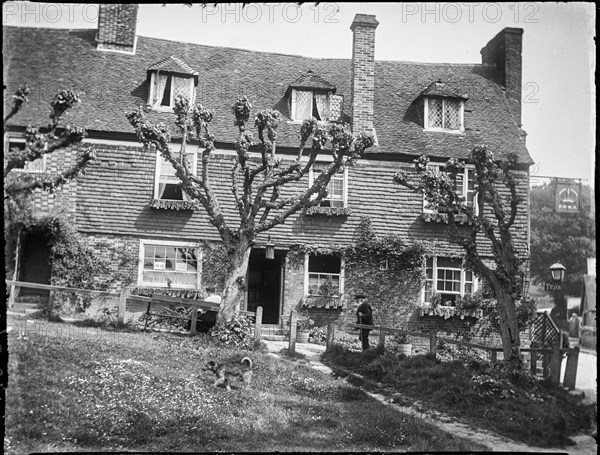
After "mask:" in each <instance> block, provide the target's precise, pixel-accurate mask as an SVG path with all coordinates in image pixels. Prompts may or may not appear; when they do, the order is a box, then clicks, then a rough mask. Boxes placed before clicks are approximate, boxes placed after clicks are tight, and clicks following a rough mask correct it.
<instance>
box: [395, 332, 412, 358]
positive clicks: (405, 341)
mask: <svg viewBox="0 0 600 455" xmlns="http://www.w3.org/2000/svg"><path fill="white" fill-rule="evenodd" d="M396 342H397V343H398V352H399V353H400V354H404V355H405V356H410V355H411V354H412V342H411V339H410V337H409V336H408V335H406V334H405V333H401V334H398V335H396Z"/></svg>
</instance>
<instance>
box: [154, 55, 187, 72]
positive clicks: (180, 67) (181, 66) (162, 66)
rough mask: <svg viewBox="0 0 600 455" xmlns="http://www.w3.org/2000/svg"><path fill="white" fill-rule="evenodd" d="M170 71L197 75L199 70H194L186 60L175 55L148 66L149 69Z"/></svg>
mask: <svg viewBox="0 0 600 455" xmlns="http://www.w3.org/2000/svg"><path fill="white" fill-rule="evenodd" d="M158 70H160V71H169V72H173V73H181V74H189V75H190V76H193V75H197V74H198V72H197V71H194V70H193V69H192V68H190V66H189V65H188V64H186V63H185V62H184V61H182V60H180V59H178V58H177V57H175V56H174V55H171V56H170V57H167V58H165V59H163V60H161V61H160V62H157V63H154V64H153V65H150V66H149V67H148V71H158Z"/></svg>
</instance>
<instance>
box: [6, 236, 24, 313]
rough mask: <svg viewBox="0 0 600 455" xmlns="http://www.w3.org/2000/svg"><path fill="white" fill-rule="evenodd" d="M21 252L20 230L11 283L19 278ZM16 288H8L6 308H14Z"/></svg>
mask: <svg viewBox="0 0 600 455" xmlns="http://www.w3.org/2000/svg"><path fill="white" fill-rule="evenodd" d="M20 251H21V228H19V230H18V232H17V245H16V247H15V270H14V271H13V281H17V279H18V277H19V253H20ZM17 289H18V288H17V287H16V286H15V285H14V284H13V285H11V287H10V297H9V298H8V308H12V307H13V306H15V299H16V298H17V292H18V290H17Z"/></svg>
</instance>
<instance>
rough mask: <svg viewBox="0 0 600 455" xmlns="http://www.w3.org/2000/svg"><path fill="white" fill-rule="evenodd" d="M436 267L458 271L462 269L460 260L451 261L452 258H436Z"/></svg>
mask: <svg viewBox="0 0 600 455" xmlns="http://www.w3.org/2000/svg"><path fill="white" fill-rule="evenodd" d="M437 265H438V267H444V268H457V269H460V268H461V267H462V259H460V258H457V259H452V258H443V257H440V258H437Z"/></svg>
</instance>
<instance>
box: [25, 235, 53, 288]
mask: <svg viewBox="0 0 600 455" xmlns="http://www.w3.org/2000/svg"><path fill="white" fill-rule="evenodd" d="M19 272H20V273H19V279H20V281H27V282H30V283H40V284H50V276H51V273H52V266H51V264H50V245H48V239H47V237H46V236H45V235H44V233H43V232H31V233H29V234H27V235H26V236H25V238H24V239H23V242H22V244H21V261H20V270H19ZM20 293H21V295H23V294H38V295H40V294H41V295H48V293H49V291H44V290H41V289H29V288H21V292H20Z"/></svg>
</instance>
